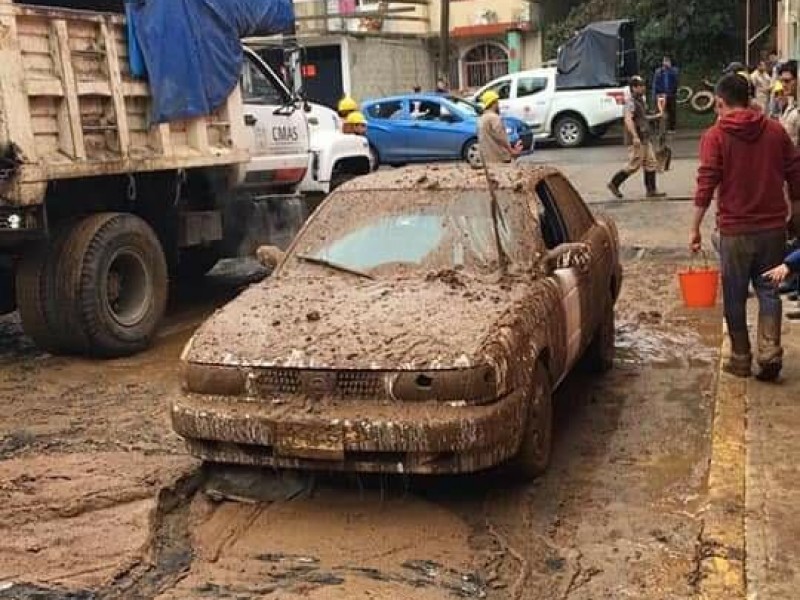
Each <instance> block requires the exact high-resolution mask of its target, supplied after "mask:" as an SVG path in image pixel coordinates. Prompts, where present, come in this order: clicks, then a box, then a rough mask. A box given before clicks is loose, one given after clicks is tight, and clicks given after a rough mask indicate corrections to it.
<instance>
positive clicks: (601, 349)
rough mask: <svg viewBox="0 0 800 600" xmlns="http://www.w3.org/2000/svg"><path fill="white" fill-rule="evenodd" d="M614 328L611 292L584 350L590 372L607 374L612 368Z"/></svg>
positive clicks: (614, 350) (614, 348) (614, 349)
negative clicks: (588, 343) (590, 341)
mask: <svg viewBox="0 0 800 600" xmlns="http://www.w3.org/2000/svg"><path fill="white" fill-rule="evenodd" d="M615 327H616V325H615V321H614V299H613V298H612V297H611V292H609V294H608V298H607V299H606V306H605V308H604V309H603V315H602V317H601V321H600V324H599V325H598V326H597V330H596V331H595V333H594V338H593V339H592V343H591V344H590V345H589V348H588V349H587V350H586V360H585V362H586V366H587V367H588V369H589V370H590V371H591V372H593V373H607V372H608V371H610V370H611V369H612V368H613V367H614V355H615V352H616V347H615V343H614V341H615V340H614V337H615V335H616V329H615Z"/></svg>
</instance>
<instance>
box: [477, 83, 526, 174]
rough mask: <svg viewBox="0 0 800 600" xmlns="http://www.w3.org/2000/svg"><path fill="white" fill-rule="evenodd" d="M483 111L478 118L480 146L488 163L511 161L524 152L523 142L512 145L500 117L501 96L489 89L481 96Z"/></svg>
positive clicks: (482, 154) (483, 157)
mask: <svg viewBox="0 0 800 600" xmlns="http://www.w3.org/2000/svg"><path fill="white" fill-rule="evenodd" d="M481 104H482V105H483V113H482V114H481V117H480V119H479V120H478V148H479V149H480V153H481V157H482V159H483V161H484V163H486V164H491V163H510V162H511V161H512V160H514V157H515V156H519V154H520V153H521V152H522V142H517V143H516V145H514V146H512V145H511V144H510V143H509V141H508V134H507V133H506V126H505V125H503V120H502V119H501V118H500V96H498V95H497V92H495V91H493V90H489V91H487V92H485V93H484V94H483V95H482V96H481Z"/></svg>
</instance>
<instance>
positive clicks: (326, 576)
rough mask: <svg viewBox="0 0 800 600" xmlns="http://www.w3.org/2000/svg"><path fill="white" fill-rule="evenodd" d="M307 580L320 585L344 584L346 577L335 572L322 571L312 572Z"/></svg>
mask: <svg viewBox="0 0 800 600" xmlns="http://www.w3.org/2000/svg"><path fill="white" fill-rule="evenodd" d="M306 581H308V582H309V583H316V584H319V585H342V584H343V583H344V577H339V576H338V575H334V574H333V573H327V572H320V573H312V574H310V575H309V576H308V577H306Z"/></svg>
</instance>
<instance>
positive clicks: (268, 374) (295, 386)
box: [255, 369, 300, 394]
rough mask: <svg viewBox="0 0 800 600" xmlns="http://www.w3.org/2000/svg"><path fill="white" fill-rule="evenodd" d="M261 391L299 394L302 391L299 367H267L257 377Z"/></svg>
mask: <svg viewBox="0 0 800 600" xmlns="http://www.w3.org/2000/svg"><path fill="white" fill-rule="evenodd" d="M255 380H256V385H257V388H258V391H259V393H272V394H297V393H298V392H299V391H300V371H298V370H297V369H266V370H264V371H260V372H259V373H258V375H257V376H256V378H255Z"/></svg>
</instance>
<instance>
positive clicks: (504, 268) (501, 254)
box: [479, 150, 508, 276]
mask: <svg viewBox="0 0 800 600" xmlns="http://www.w3.org/2000/svg"><path fill="white" fill-rule="evenodd" d="M479 152H480V157H481V167H482V170H483V174H484V176H485V177H486V187H487V188H488V189H489V199H490V200H489V204H490V206H491V210H492V229H493V230H494V243H495V245H496V246H497V260H498V262H499V263H500V275H501V276H505V274H506V273H507V272H508V260H507V258H508V257H507V256H506V253H505V251H504V250H503V244H502V243H501V242H500V228H499V227H498V221H499V220H500V204H499V203H498V202H497V194H496V193H495V189H494V186H493V185H492V178H491V177H490V176H489V167H488V166H487V164H486V161H485V160H484V158H483V152H481V151H480V150H479Z"/></svg>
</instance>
